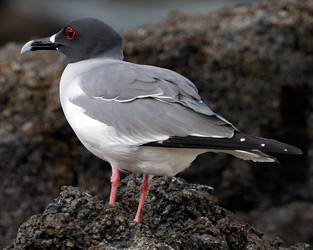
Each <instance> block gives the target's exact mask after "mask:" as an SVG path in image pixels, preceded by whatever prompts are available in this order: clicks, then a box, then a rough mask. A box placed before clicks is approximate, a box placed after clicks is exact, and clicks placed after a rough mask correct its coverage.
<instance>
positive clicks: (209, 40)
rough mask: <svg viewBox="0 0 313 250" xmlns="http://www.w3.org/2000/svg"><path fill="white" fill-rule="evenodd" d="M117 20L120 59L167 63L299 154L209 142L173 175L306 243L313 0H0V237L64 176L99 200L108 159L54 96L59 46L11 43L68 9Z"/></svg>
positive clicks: (311, 184)
mask: <svg viewBox="0 0 313 250" xmlns="http://www.w3.org/2000/svg"><path fill="white" fill-rule="evenodd" d="M81 17H95V18H98V19H101V20H103V21H105V22H107V23H108V24H110V25H111V26H112V27H114V28H115V29H117V30H118V31H120V32H122V35H123V37H124V47H125V58H126V60H129V61H132V62H136V63H141V64H152V65H157V66H161V67H165V68H169V69H172V70H175V71H177V72H179V73H181V74H183V75H185V76H186V77H188V78H189V79H191V80H192V81H193V82H194V83H195V84H196V86H197V87H198V89H199V91H200V94H201V96H202V97H203V99H204V101H205V102H206V103H207V104H208V105H209V106H210V107H211V108H212V109H213V110H214V111H216V112H217V113H219V114H220V115H222V116H223V117H225V118H226V119H228V120H229V121H231V122H232V123H233V124H234V125H235V126H237V127H238V128H239V129H240V130H242V131H243V132H246V133H249V134H253V135H257V136H263V137H268V138H273V139H276V140H280V141H284V142H286V143H290V144H292V145H295V146H297V147H299V148H301V149H302V150H303V152H304V154H303V155H302V156H299V157H294V156H281V155H275V157H277V158H278V160H279V161H280V162H281V164H280V165H279V164H255V163H253V162H246V161H242V160H237V159H235V158H234V157H231V156H227V155H223V154H205V155H201V156H200V157H198V159H197V160H196V161H195V162H194V163H193V164H192V166H191V167H190V168H189V169H188V170H186V171H184V172H183V173H181V174H180V175H179V176H180V177H183V178H185V179H186V180H187V181H188V182H193V183H201V184H206V185H209V186H212V187H213V188H214V189H215V196H216V197H217V198H218V199H219V203H220V204H221V206H223V207H225V208H226V209H228V210H230V211H232V212H234V213H235V214H236V216H237V218H239V219H242V220H244V221H247V222H248V223H250V224H251V225H252V226H254V227H255V228H256V229H257V230H259V231H261V232H264V233H265V237H266V238H271V237H274V236H279V237H281V238H282V239H283V241H284V242H285V243H284V244H285V246H289V245H291V244H296V243H299V242H308V243H313V234H312V233H311V232H312V231H313V193H312V190H313V164H312V163H313V149H312V146H311V142H312V139H313V112H312V111H313V108H312V107H313V105H312V101H313V91H312V89H313V86H312V84H313V4H312V1H311V0H288V1H285V0H278V1H275V2H273V1H269V0H264V1H256V0H253V1H252V0H250V1H249V0H221V1H213V0H206V1H205V0H195V1H187V0H186V1H185V0H172V1H165V0H160V1H148V0H146V1H144V0H132V1H127V0H124V1H121V0H120V1H116V0H115V1H109V0H107V1H100V0H98V1H96V0H93V1H78V0H75V1H74V0H72V1H70V0H67V1H64V0H51V1H49V0H46V1H40V0H28V1H23V0H0V46H1V47H0V248H1V247H4V246H6V245H8V244H10V243H11V241H12V239H13V238H15V237H16V233H17V229H18V227H19V226H20V225H21V224H22V223H23V222H25V221H26V220H27V219H28V218H29V217H30V216H32V215H34V214H38V213H42V212H43V211H44V209H45V207H46V205H47V204H48V203H49V202H50V201H51V200H52V199H54V198H55V197H56V196H57V195H58V194H59V191H60V187H61V186H63V185H73V186H79V187H81V188H82V189H86V190H89V191H90V192H91V193H92V194H93V195H96V196H98V197H99V198H100V199H103V200H105V201H106V200H107V198H108V195H109V190H110V183H109V177H110V175H111V169H110V166H109V165H108V164H106V163H104V162H103V161H100V160H98V159H97V158H96V157H94V156H93V155H91V154H90V153H89V152H87V150H86V149H85V148H83V146H82V145H81V144H80V142H79V141H78V140H77V138H76V137H75V135H74V133H73V131H72V130H71V128H70V127H69V126H68V124H67V122H66V120H65V118H64V115H63V113H62V110H61V108H60V103H59V98H58V84H59V79H60V75H61V73H62V71H63V69H64V67H65V65H66V62H65V58H64V57H63V56H62V55H61V54H59V53H55V52H44V51H41V52H40V53H37V52H35V53H26V54H23V56H21V55H20V54H19V51H20V49H21V46H22V45H23V43H25V42H26V41H28V40H30V39H33V38H38V37H45V36H50V35H52V34H54V33H56V32H57V31H58V30H59V29H60V28H62V27H63V26H64V24H65V23H66V22H68V21H70V20H73V19H76V18H81Z"/></svg>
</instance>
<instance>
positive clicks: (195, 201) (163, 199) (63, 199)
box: [5, 175, 310, 250]
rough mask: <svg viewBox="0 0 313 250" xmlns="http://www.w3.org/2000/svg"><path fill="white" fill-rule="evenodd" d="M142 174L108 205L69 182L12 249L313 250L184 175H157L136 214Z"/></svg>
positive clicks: (131, 178) (127, 182)
mask: <svg viewBox="0 0 313 250" xmlns="http://www.w3.org/2000/svg"><path fill="white" fill-rule="evenodd" d="M140 182H141V178H139V177H136V175H131V176H128V177H126V178H125V179H124V180H123V181H122V182H121V185H120V188H119V192H118V201H117V202H116V203H115V204H114V205H109V204H108V203H104V202H103V201H101V200H99V199H98V198H97V197H94V196H92V195H90V194H89V193H88V191H83V190H81V189H79V188H76V187H71V186H64V187H62V191H61V193H60V195H59V196H58V197H57V198H56V199H54V200H53V201H52V202H50V203H49V204H48V206H47V207H46V209H45V211H44V212H43V213H42V214H38V215H34V216H32V217H31V218H30V219H29V220H28V221H27V222H25V223H24V224H23V225H22V226H21V227H20V228H19V230H18V234H17V237H16V239H15V240H14V241H13V243H12V245H11V246H8V247H7V248H5V250H9V249H33V250H35V249H145V250H147V249H294V250H296V249H310V246H309V245H308V244H298V245H296V246H292V247H290V248H280V245H281V243H282V241H281V240H280V239H279V238H277V237H276V238H274V239H271V240H264V239H263V238H262V234H261V233H259V232H257V231H256V230H255V229H254V228H253V227H251V226H249V225H248V224H247V223H244V222H240V221H238V220H237V219H236V218H235V216H234V215H233V214H232V213H231V212H229V211H227V210H226V209H224V208H222V207H220V206H219V205H218V203H217V199H216V198H215V197H214V196H213V195H212V193H213V188H211V187H208V186H204V185H197V184H188V183H187V182H186V181H185V180H183V179H181V178H175V177H173V178H169V177H155V178H154V179H153V181H152V182H151V183H152V185H151V187H150V191H149V194H148V196H147V198H146V203H145V205H144V211H143V216H142V219H141V220H142V221H141V223H140V224H137V223H136V222H134V221H133V218H134V216H135V212H136V208H137V204H138V198H139V196H138V195H139V192H138V186H139V184H140Z"/></svg>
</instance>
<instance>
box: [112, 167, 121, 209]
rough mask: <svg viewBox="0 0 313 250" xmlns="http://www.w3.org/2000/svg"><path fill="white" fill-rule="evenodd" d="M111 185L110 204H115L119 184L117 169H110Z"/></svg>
mask: <svg viewBox="0 0 313 250" xmlns="http://www.w3.org/2000/svg"><path fill="white" fill-rule="evenodd" d="M111 183H112V185H111V194H110V204H113V203H114V202H115V197H116V192H117V189H118V185H119V184H120V172H119V171H118V169H117V168H113V167H112V176H111Z"/></svg>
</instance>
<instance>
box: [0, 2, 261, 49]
mask: <svg viewBox="0 0 313 250" xmlns="http://www.w3.org/2000/svg"><path fill="white" fill-rule="evenodd" d="M255 1H257V0H220V1H214V0H195V1H188V0H171V1H166V0H160V1H152V0H131V1H129V0H117V1H113V0H91V1H83V0H67V1H62V0H54V1H53V0H50V1H49V0H46V1H40V0H27V1H23V0H1V1H0V32H1V33H0V45H1V44H2V45H3V44H5V43H6V42H8V41H26V40H28V39H29V38H30V37H33V36H36V35H37V36H38V35H47V34H50V33H51V31H52V32H53V31H55V30H58V29H59V28H60V27H63V25H64V24H65V23H67V22H68V21H71V20H74V19H77V18H83V17H94V18H98V19H101V20H103V21H105V22H107V23H108V24H110V26H112V27H113V28H115V29H117V30H119V31H122V30H127V29H131V28H135V27H138V26H142V25H147V24H153V23H156V22H158V21H161V20H162V19H164V18H165V17H167V15H168V14H169V13H170V12H172V11H182V12H184V13H186V14H199V13H208V12H211V11H214V10H216V9H219V8H222V7H232V6H234V5H238V4H244V3H253V2H255ZM30 24H31V25H30Z"/></svg>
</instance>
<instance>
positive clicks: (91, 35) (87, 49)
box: [21, 18, 123, 63]
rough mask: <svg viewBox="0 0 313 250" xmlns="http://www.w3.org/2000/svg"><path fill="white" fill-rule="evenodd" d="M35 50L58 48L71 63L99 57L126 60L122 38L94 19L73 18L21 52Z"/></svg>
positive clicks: (28, 43) (31, 42) (30, 42)
mask: <svg viewBox="0 0 313 250" xmlns="http://www.w3.org/2000/svg"><path fill="white" fill-rule="evenodd" d="M35 50H58V51H60V52H62V53H63V54H64V55H65V56H66V58H67V60H68V62H69V63H74V62H78V61H82V60H86V59H92V58H98V57H109V58H116V59H121V60H122V59H123V50H122V37H121V36H120V35H119V34H118V33H117V32H116V31H114V30H113V29H112V28H111V27H110V26H108V25H107V24H106V23H104V22H102V21H100V20H97V19H94V18H83V19H78V20H74V21H71V22H70V23H68V24H67V25H66V26H65V27H64V28H62V29H61V30H60V31H59V32H58V33H56V34H54V35H52V36H50V37H45V38H40V39H35V40H32V41H29V42H27V43H26V44H25V45H24V46H23V48H22V49H21V53H24V52H27V51H35Z"/></svg>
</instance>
